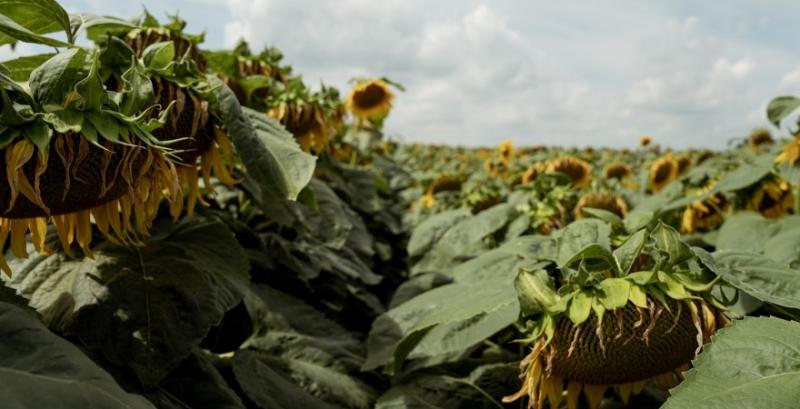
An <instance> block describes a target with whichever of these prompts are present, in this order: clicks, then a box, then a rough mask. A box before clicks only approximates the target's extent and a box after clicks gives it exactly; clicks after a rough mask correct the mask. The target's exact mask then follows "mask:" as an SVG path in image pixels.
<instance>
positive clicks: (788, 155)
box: [775, 138, 800, 166]
mask: <svg viewBox="0 0 800 409" xmlns="http://www.w3.org/2000/svg"><path fill="white" fill-rule="evenodd" d="M798 160H800V138H794V139H792V140H791V141H789V143H787V144H786V145H784V147H783V150H782V151H781V153H780V154H778V156H777V157H776V158H775V163H777V164H784V163H785V164H787V165H790V166H791V165H794V164H795V163H797V161H798Z"/></svg>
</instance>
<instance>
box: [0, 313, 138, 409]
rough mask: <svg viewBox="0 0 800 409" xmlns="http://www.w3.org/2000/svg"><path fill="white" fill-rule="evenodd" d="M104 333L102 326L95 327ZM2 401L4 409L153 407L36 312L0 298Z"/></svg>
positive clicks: (0, 387) (0, 377)
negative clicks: (46, 323)
mask: <svg viewBox="0 0 800 409" xmlns="http://www.w3.org/2000/svg"><path fill="white" fill-rule="evenodd" d="M99 330H101V331H102V329H99ZM0 340H2V341H0V400H1V401H2V402H3V405H2V406H3V407H4V408H9V409H23V408H52V409H71V408H81V407H87V408H89V407H91V408H97V409H105V408H107V409H117V408H128V409H152V408H153V406H152V405H151V404H150V403H149V402H147V400H146V399H144V398H143V397H141V396H136V395H133V394H129V393H127V392H125V391H124V390H123V389H122V388H121V387H120V386H119V385H117V383H116V382H115V381H114V379H113V378H112V377H111V375H109V374H108V373H106V372H105V371H104V370H103V369H101V368H100V367H99V366H97V365H96V364H95V363H94V362H92V360H91V359H89V357H87V356H86V355H85V354H84V353H83V352H82V351H81V350H80V349H78V348H77V347H75V346H74V345H72V344H70V343H69V342H67V341H66V340H64V339H62V338H60V337H58V336H56V335H55V334H53V333H52V332H50V331H48V329H47V328H46V327H45V326H44V325H42V323H41V322H39V320H38V319H37V318H36V316H35V314H33V313H31V312H29V311H26V310H24V309H21V308H19V307H16V306H13V305H11V304H8V303H5V302H0Z"/></svg>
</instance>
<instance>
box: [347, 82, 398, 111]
mask: <svg viewBox="0 0 800 409" xmlns="http://www.w3.org/2000/svg"><path fill="white" fill-rule="evenodd" d="M393 98H394V94H393V93H392V90H391V89H389V85H388V84H387V83H386V81H384V80H382V79H370V80H365V81H361V82H359V83H358V84H356V86H355V87H353V88H352V89H351V90H350V94H349V95H348V96H347V101H346V106H347V110H348V111H350V112H351V113H352V114H353V116H355V117H356V118H359V119H361V120H377V119H380V118H383V117H385V116H386V115H388V114H389V110H390V109H391V108H392V99H393Z"/></svg>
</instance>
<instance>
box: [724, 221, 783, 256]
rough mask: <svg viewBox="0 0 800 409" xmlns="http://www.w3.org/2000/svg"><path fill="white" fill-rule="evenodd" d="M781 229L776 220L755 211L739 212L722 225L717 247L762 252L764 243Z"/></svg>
mask: <svg viewBox="0 0 800 409" xmlns="http://www.w3.org/2000/svg"><path fill="white" fill-rule="evenodd" d="M779 230H780V227H779V226H778V225H777V224H776V223H775V221H774V220H770V219H766V218H764V217H763V216H761V215H760V214H758V213H755V212H738V213H736V214H734V215H732V216H731V217H729V218H727V219H726V220H725V223H724V224H723V225H722V227H720V230H719V236H718V238H717V243H716V244H717V249H718V250H741V251H749V252H754V253H760V252H762V251H763V250H764V243H766V241H767V240H768V239H769V238H770V237H772V236H774V235H775V234H777V233H778V231H779Z"/></svg>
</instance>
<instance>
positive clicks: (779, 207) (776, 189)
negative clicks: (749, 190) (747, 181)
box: [747, 179, 795, 219]
mask: <svg viewBox="0 0 800 409" xmlns="http://www.w3.org/2000/svg"><path fill="white" fill-rule="evenodd" d="M794 200H795V198H794V195H793V194H792V188H791V185H790V184H789V182H787V181H785V180H783V179H767V180H765V181H764V182H761V184H760V185H759V186H758V187H757V188H756V190H755V192H754V193H753V195H752V196H751V197H750V200H749V201H748V202H747V210H752V211H755V212H759V213H761V215H762V216H764V217H767V218H770V219H775V218H778V217H781V216H783V215H785V214H788V213H790V212H791V210H792V208H793V207H794Z"/></svg>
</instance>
